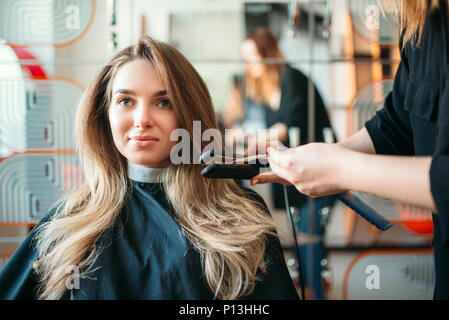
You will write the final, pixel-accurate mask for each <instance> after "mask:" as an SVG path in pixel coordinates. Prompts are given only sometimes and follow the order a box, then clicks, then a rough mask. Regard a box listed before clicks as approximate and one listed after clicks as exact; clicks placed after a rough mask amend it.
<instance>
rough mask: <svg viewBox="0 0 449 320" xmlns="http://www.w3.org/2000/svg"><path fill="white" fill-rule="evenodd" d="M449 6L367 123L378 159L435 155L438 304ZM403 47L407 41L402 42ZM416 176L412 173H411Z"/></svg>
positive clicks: (444, 235)
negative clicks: (381, 106)
mask: <svg viewBox="0 0 449 320" xmlns="http://www.w3.org/2000/svg"><path fill="white" fill-rule="evenodd" d="M446 12H447V10H446V1H440V9H439V10H434V11H432V12H430V10H428V13H427V17H426V22H425V25H424V29H423V33H422V42H421V45H420V46H419V47H415V48H414V47H412V44H410V43H409V44H407V46H406V47H405V50H403V51H402V52H401V63H400V65H399V68H398V71H397V73H396V76H395V80H394V86H393V90H392V92H391V93H390V94H389V95H388V96H387V98H386V100H385V104H384V107H383V108H382V109H381V110H380V111H378V112H377V113H376V115H375V116H374V118H372V119H371V120H370V121H368V122H367V123H366V124H365V127H366V129H367V131H368V133H369V135H370V137H371V140H372V141H373V144H374V148H375V150H376V153H377V154H387V155H408V156H412V155H415V156H432V164H431V168H430V185H431V193H432V196H433V199H434V201H435V204H436V207H437V212H438V213H436V214H433V223H434V238H433V242H432V243H433V248H434V254H435V290H434V298H435V299H449V82H448V81H449V73H448V67H449V63H448V62H449V60H448V57H449V55H448V43H447V39H448V38H447V31H446V30H447V29H446V25H447V17H446ZM400 47H402V39H401V43H400ZM410 174H413V172H410Z"/></svg>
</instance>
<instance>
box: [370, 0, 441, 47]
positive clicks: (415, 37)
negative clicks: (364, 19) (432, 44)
mask: <svg viewBox="0 0 449 320" xmlns="http://www.w3.org/2000/svg"><path fill="white" fill-rule="evenodd" d="M378 3H379V4H380V6H381V8H382V7H385V8H386V9H387V10H388V11H389V12H391V13H392V14H393V16H394V17H396V19H397V20H398V21H399V23H400V29H401V32H402V35H403V38H402V41H403V42H402V48H401V49H404V48H405V46H406V45H407V43H411V44H412V45H413V46H416V47H419V45H420V44H421V35H422V31H423V28H424V23H425V21H426V15H427V7H428V6H429V5H430V10H434V9H438V8H439V6H440V4H439V1H438V0H378Z"/></svg>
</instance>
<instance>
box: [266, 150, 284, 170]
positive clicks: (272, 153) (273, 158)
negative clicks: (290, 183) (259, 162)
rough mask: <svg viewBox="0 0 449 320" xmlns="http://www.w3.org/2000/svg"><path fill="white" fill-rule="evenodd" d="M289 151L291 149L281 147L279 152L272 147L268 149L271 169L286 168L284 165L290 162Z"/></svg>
mask: <svg viewBox="0 0 449 320" xmlns="http://www.w3.org/2000/svg"><path fill="white" fill-rule="evenodd" d="M281 150H282V151H281ZM288 150H289V149H287V148H285V147H284V148H282V147H279V150H276V149H275V148H271V147H270V148H268V149H267V154H268V161H269V162H270V167H271V169H272V170H273V168H278V167H281V168H282V167H284V164H285V163H286V161H287V160H288ZM273 171H276V170H273Z"/></svg>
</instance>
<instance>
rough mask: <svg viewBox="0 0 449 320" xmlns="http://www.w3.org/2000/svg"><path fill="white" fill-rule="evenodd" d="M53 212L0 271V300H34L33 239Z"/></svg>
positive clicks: (36, 283) (35, 283) (35, 253)
mask: <svg viewBox="0 0 449 320" xmlns="http://www.w3.org/2000/svg"><path fill="white" fill-rule="evenodd" d="M54 212H55V208H53V209H51V210H50V211H49V212H48V213H47V214H46V215H45V216H44V217H43V218H42V219H41V220H40V221H39V223H38V224H37V226H35V227H34V228H33V230H32V231H31V232H30V233H29V234H28V236H27V237H26V238H25V240H24V241H23V242H22V244H21V245H20V246H19V248H18V249H17V250H16V251H15V252H14V254H13V255H12V257H11V258H10V259H9V260H8V262H7V263H6V265H5V266H4V267H3V268H2V270H1V271H0V300H32V299H36V293H37V291H36V289H37V285H38V282H37V278H36V275H35V273H34V270H33V262H34V261H35V260H36V258H37V250H36V248H35V241H34V237H35V235H36V228H37V227H38V226H40V225H41V224H42V223H44V222H46V221H48V220H49V218H50V217H51V215H53V213H54Z"/></svg>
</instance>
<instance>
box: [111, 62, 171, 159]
mask: <svg viewBox="0 0 449 320" xmlns="http://www.w3.org/2000/svg"><path fill="white" fill-rule="evenodd" d="M108 115H109V123H110V126H111V130H112V137H113V139H114V143H115V146H116V147H117V149H118V150H119V151H120V153H121V154H122V155H123V156H124V157H125V158H127V159H128V160H130V161H132V162H134V163H137V164H140V165H144V166H146V167H151V168H160V167H166V166H168V164H169V163H170V150H171V148H172V147H173V146H174V145H175V144H176V143H177V141H170V134H171V132H172V131H173V130H175V129H177V128H178V127H179V121H178V119H177V117H176V115H175V112H174V106H172V104H171V102H170V101H169V100H168V97H167V88H165V87H164V86H163V85H162V83H161V80H160V79H159V77H158V75H157V73H156V70H155V69H154V67H153V66H152V65H151V64H149V63H147V62H145V61H143V60H134V61H131V62H127V63H126V64H124V65H123V66H121V67H120V69H119V70H118V71H117V74H116V76H115V78H114V79H113V82H112V101H111V104H110V106H109V110H108Z"/></svg>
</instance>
